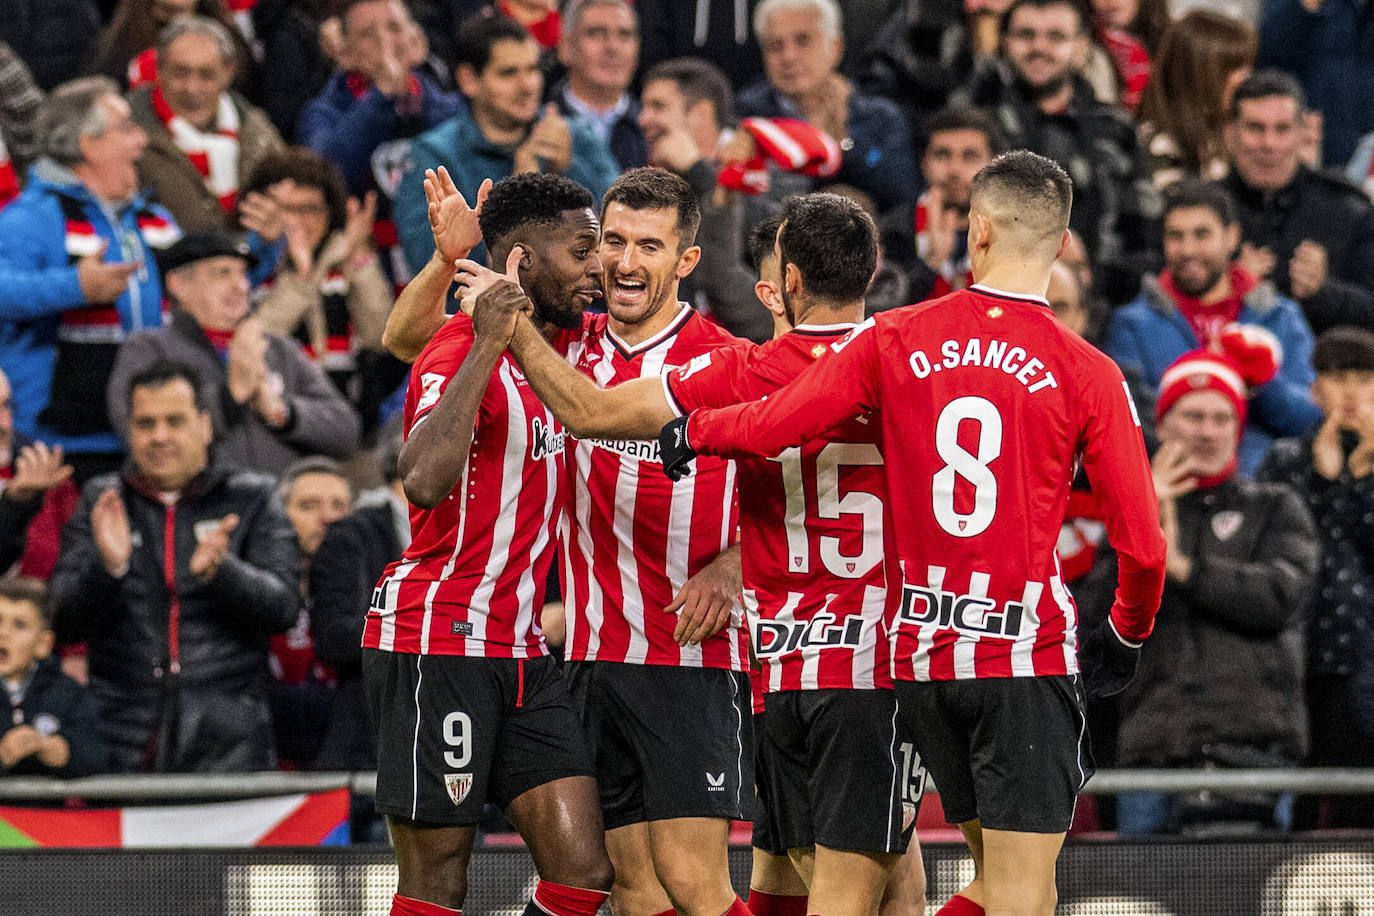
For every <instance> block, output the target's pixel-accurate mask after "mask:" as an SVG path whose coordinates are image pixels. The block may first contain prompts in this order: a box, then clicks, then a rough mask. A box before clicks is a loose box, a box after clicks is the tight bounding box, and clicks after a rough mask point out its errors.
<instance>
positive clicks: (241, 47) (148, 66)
mask: <svg viewBox="0 0 1374 916" xmlns="http://www.w3.org/2000/svg"><path fill="white" fill-rule="evenodd" d="M182 16H203V17H205V18H207V19H214V20H215V21H216V22H218V23H219V24H220V25H222V26H224V27H225V30H226V34H228V35H229V36H230V39H231V40H232V41H233V43H234V71H235V75H238V74H241V73H242V72H243V71H244V70H245V69H246V68H248V67H249V66H250V65H251V64H252V62H253V57H252V52H251V51H250V50H249V48H248V44H247V42H245V41H244V40H243V36H242V35H241V34H240V33H239V32H238V30H237V29H236V28H235V27H234V20H233V17H232V16H231V15H230V14H229V11H228V9H227V8H226V7H225V5H224V0H120V3H119V5H118V6H117V7H115V11H114V15H113V16H112V17H111V18H110V24H109V25H108V26H106V27H105V29H104V30H103V31H102V32H101V33H100V40H99V41H98V42H97V43H96V49H95V61H94V62H93V63H92V64H91V65H90V69H91V72H92V73H99V74H102V75H104V76H108V77H109V78H110V79H112V80H114V81H115V82H117V83H119V84H121V85H123V86H127V87H128V88H129V89H140V88H142V87H144V86H151V85H153V82H154V81H155V80H156V79H157V58H158V52H157V48H156V47H155V46H156V45H157V43H158V36H159V35H161V34H162V31H163V29H165V28H167V26H169V25H171V24H172V20H174V19H179V18H180V17H182Z"/></svg>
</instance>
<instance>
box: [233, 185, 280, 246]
mask: <svg viewBox="0 0 1374 916" xmlns="http://www.w3.org/2000/svg"><path fill="white" fill-rule="evenodd" d="M239 223H240V224H241V225H242V226H243V228H245V229H247V230H249V231H250V232H256V233H257V234H258V235H260V236H262V237H263V238H264V239H266V240H267V241H269V242H275V241H276V240H277V239H279V238H281V234H282V232H284V231H285V229H286V221H285V220H284V219H282V213H281V207H280V206H279V205H278V204H277V202H276V201H275V200H273V199H272V198H271V197H269V196H268V195H266V194H263V193H260V192H258V191H249V192H248V194H247V195H246V196H245V197H244V198H243V200H241V201H239Z"/></svg>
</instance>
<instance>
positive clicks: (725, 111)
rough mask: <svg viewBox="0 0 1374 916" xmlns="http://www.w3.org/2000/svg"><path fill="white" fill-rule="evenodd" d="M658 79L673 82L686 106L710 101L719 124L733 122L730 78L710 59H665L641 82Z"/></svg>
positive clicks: (733, 105)
mask: <svg viewBox="0 0 1374 916" xmlns="http://www.w3.org/2000/svg"><path fill="white" fill-rule="evenodd" d="M657 80H666V81H668V82H671V83H674V84H676V86H677V91H678V92H680V93H682V98H683V99H684V100H685V102H686V107H687V108H691V107H692V106H693V105H695V104H696V103H697V102H700V101H703V100H704V101H707V102H710V103H711V107H712V108H714V109H715V111H716V123H717V124H718V125H720V126H721V127H729V126H730V125H732V124H734V123H735V93H734V90H733V89H731V88H730V80H729V78H728V77H727V76H726V75H725V74H724V73H722V72H721V70H720V68H719V67H717V66H716V65H715V64H713V63H711V62H710V61H707V60H702V59H701V58H700V57H675V58H673V59H672V60H665V61H663V62H662V63H658V64H654V65H653V66H652V67H650V68H649V72H648V73H645V74H644V81H643V83H642V85H645V86H647V85H649V84H650V83H652V82H655V81H657Z"/></svg>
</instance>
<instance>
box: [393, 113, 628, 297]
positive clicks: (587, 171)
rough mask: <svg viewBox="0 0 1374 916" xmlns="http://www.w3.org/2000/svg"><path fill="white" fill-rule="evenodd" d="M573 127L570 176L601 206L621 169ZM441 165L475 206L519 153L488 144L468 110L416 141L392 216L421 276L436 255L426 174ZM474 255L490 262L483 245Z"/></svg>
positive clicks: (581, 130)
mask: <svg viewBox="0 0 1374 916" xmlns="http://www.w3.org/2000/svg"><path fill="white" fill-rule="evenodd" d="M569 128H570V129H571V130H572V165H570V166H568V171H567V177H569V178H571V179H572V180H573V181H576V182H577V183H578V184H580V185H582V186H583V187H584V188H586V189H587V190H589V191H591V192H592V198H593V200H595V201H596V206H598V207H599V205H600V201H601V195H603V194H605V193H606V189H607V188H608V187H610V186H611V182H613V181H615V180H616V178H617V177H618V176H619V175H620V167H619V166H618V165H617V164H616V161H615V157H614V156H612V155H611V151H610V149H609V148H608V147H607V146H606V144H605V143H602V142H601V141H600V140H598V139H597V137H596V135H595V134H593V133H592V132H591V130H590V128H588V127H586V126H585V125H583V124H579V123H576V122H573V123H571V124H569ZM441 165H442V166H444V167H445V168H447V169H448V173H449V175H450V176H452V178H453V183H454V185H455V186H456V187H457V188H458V190H459V191H461V192H462V194H463V196H464V197H465V198H467V201H468V203H473V202H475V201H476V200H477V189H478V188H479V187H480V186H481V184H482V179H484V178H490V179H491V180H492V181H500V180H501V179H502V178H506V177H508V176H509V175H510V174H511V170H512V169H513V168H514V167H515V154H514V150H512V149H511V148H510V147H505V146H497V145H496V144H495V143H492V142H491V141H490V140H488V139H487V138H486V137H485V136H484V135H483V134H482V131H481V129H480V128H479V127H478V126H477V122H476V121H474V120H473V119H472V117H471V116H470V115H469V114H467V113H466V112H464V113H463V114H460V115H458V116H457V117H456V118H453V119H452V120H450V121H447V122H446V123H444V124H440V125H439V126H438V127H436V128H434V129H433V130H430V131H426V132H425V133H423V134H421V135H420V136H418V137H416V138H415V143H414V144H412V146H411V147H410V161H409V162H408V163H407V167H406V174H405V177H404V178H402V179H401V186H400V188H399V189H397V191H396V200H395V203H394V204H393V207H394V210H393V212H394V214H395V218H396V231H397V232H398V233H399V234H400V237H401V247H402V248H403V249H404V250H405V255H406V261H408V262H409V263H410V269H411V270H413V271H416V272H417V273H418V272H419V270H420V268H422V267H424V266H425V263H426V262H427V261H428V260H429V259H430V257H431V256H432V255H433V254H434V236H433V234H431V233H430V230H429V215H428V205H427V204H426V202H425V187H424V181H425V170H426V169H437V168H439V166H441ZM473 257H475V258H479V259H485V258H486V248H485V247H479V248H478V249H477V250H476V251H474V252H473Z"/></svg>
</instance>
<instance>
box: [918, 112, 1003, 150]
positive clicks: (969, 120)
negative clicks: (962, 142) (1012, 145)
mask: <svg viewBox="0 0 1374 916" xmlns="http://www.w3.org/2000/svg"><path fill="white" fill-rule="evenodd" d="M950 130H976V131H978V133H980V134H982V135H983V136H984V137H986V138H987V141H988V152H989V153H991V154H992V155H993V156H1000V155H1002V154H1003V153H1005V152H1006V151H1007V138H1006V136H1005V135H1004V134H1003V133H1002V131H1001V129H1000V128H999V127H998V126H997V122H996V121H994V120H993V119H992V115H990V114H988V113H987V112H986V111H983V110H982V109H981V108H971V107H969V106H967V105H949V106H946V107H944V108H941V109H940V110H939V111H937V112H935V114H933V115H931V116H930V119H929V120H928V121H926V126H925V134H926V137H927V138H930V137H933V136H935V135H936V134H938V133H942V132H944V131H950ZM929 142H930V141H929V139H927V141H926V143H927V145H929Z"/></svg>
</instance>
